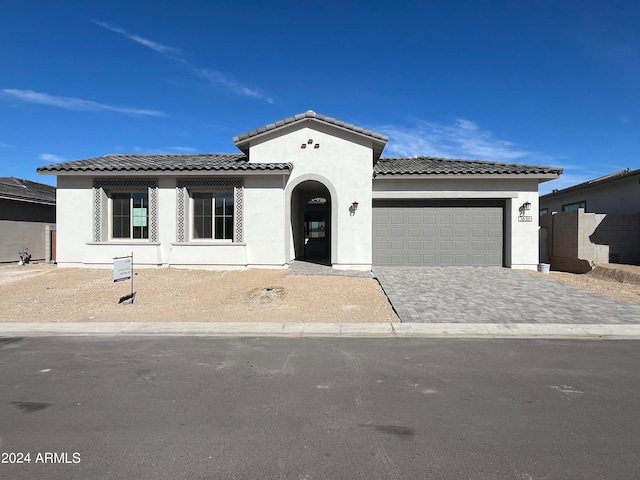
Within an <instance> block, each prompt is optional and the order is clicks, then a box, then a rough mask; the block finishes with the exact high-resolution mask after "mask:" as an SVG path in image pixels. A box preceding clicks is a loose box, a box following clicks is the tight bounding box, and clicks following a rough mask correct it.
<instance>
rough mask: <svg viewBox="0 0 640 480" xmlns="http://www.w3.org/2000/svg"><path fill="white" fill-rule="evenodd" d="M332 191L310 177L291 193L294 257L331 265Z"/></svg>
mask: <svg viewBox="0 0 640 480" xmlns="http://www.w3.org/2000/svg"><path fill="white" fill-rule="evenodd" d="M331 227H332V225H331V193H330V192H329V189H328V188H327V187H326V186H325V185H323V184H322V183H320V182H318V181H316V180H306V181H304V182H301V183H300V184H298V185H296V187H295V188H294V189H293V191H292V192H291V232H292V234H293V248H294V257H293V258H295V259H296V260H305V261H308V262H313V263H321V264H324V265H331Z"/></svg>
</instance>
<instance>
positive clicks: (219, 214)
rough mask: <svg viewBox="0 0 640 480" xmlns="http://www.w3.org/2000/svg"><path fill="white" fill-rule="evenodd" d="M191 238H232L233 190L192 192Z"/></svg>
mask: <svg viewBox="0 0 640 480" xmlns="http://www.w3.org/2000/svg"><path fill="white" fill-rule="evenodd" d="M191 198H192V202H193V203H192V205H193V233H192V235H193V238H194V239H215V240H233V229H234V201H233V191H218V192H194V193H192V194H191Z"/></svg>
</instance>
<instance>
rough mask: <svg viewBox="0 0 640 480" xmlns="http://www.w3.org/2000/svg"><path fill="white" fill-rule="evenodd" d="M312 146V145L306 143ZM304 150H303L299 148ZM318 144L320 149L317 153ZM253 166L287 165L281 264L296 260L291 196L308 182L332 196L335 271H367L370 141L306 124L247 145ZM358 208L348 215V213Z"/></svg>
mask: <svg viewBox="0 0 640 480" xmlns="http://www.w3.org/2000/svg"><path fill="white" fill-rule="evenodd" d="M309 140H312V143H308V141H309ZM303 144H304V145H306V148H304V149H303V148H301V146H302V145H303ZM316 144H318V145H319V147H318V148H315V145H316ZM249 158H250V161H251V162H252V163H265V162H274V161H278V162H291V163H293V164H294V168H293V172H292V174H291V176H290V177H289V178H288V181H287V184H286V187H285V190H284V199H283V201H284V218H283V220H284V223H285V228H284V231H285V235H286V236H285V252H284V256H285V261H286V262H289V261H290V260H292V259H293V258H295V248H294V245H293V235H292V231H291V196H292V192H293V190H294V189H295V187H296V186H298V185H300V184H301V183H302V182H304V181H306V180H313V181H317V182H320V183H322V184H323V185H324V186H326V187H327V188H328V189H329V192H330V194H331V262H332V264H333V266H334V267H336V268H359V269H369V268H370V267H371V245H372V244H371V234H370V232H371V228H372V227H371V221H372V220H371V219H372V214H371V177H372V174H373V145H372V142H371V140H368V139H366V138H363V137H361V136H359V135H355V134H353V133H350V132H346V131H341V130H337V129H334V128H331V127H328V126H325V125H322V124H317V123H313V122H305V123H303V124H296V125H293V126H291V127H290V128H289V129H283V130H282V131H278V132H275V133H273V134H269V135H265V136H264V137H260V138H259V139H255V140H254V141H252V143H251V147H250V154H249ZM353 202H358V203H359V208H358V211H357V212H355V214H354V215H351V213H350V211H349V207H350V206H351V205H352V203H353Z"/></svg>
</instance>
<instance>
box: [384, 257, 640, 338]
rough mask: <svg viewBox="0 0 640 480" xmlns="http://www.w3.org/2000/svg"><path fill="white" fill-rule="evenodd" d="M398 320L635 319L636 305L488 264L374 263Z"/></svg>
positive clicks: (638, 315) (638, 318)
mask: <svg viewBox="0 0 640 480" xmlns="http://www.w3.org/2000/svg"><path fill="white" fill-rule="evenodd" d="M374 274H375V275H376V277H377V278H378V281H379V282H380V284H381V285H382V288H383V289H384V292H385V293H386V294H387V297H388V298H389V301H390V302H391V305H393V308H394V309H395V310H396V312H397V314H398V316H399V317H400V320H401V321H402V322H403V323H404V322H423V323H474V324H477V323H481V324H492V323H498V324H500V323H503V324H509V325H512V324H520V323H522V324H565V325H568V324H608V325H611V324H640V306H636V305H631V304H629V303H626V302H622V301H619V300H615V299H612V298H609V297H605V296H602V295H598V294H596V293H591V292H588V291H585V290H581V289H579V288H575V287H571V286H568V285H565V284H562V283H559V282H554V281H551V280H549V279H547V278H543V277H541V276H538V275H534V274H532V273H530V272H523V271H519V270H511V269H508V268H492V267H375V268H374Z"/></svg>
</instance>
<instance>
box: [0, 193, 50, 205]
mask: <svg viewBox="0 0 640 480" xmlns="http://www.w3.org/2000/svg"><path fill="white" fill-rule="evenodd" d="M0 200H11V201H14V202H25V203H37V204H39V205H53V206H55V204H56V201H55V200H36V199H33V198H20V197H12V196H10V195H3V194H0Z"/></svg>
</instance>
